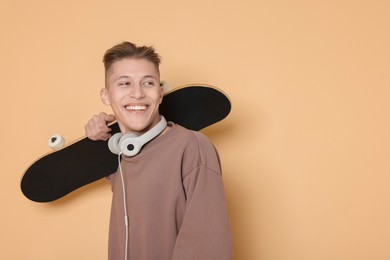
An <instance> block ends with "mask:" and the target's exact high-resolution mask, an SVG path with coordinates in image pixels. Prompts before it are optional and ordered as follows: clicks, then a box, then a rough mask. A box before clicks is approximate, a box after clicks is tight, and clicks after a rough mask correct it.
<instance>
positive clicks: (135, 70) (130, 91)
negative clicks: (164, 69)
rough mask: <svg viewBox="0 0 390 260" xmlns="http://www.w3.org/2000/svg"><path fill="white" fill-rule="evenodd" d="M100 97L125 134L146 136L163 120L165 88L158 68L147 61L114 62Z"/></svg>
mask: <svg viewBox="0 0 390 260" xmlns="http://www.w3.org/2000/svg"><path fill="white" fill-rule="evenodd" d="M101 98H102V101H103V103H104V104H106V105H110V106H111V108H112V110H113V112H114V114H115V117H116V119H117V121H118V124H119V127H120V129H121V132H122V133H129V132H131V133H135V134H138V135H140V134H143V133H145V132H146V131H148V130H149V129H150V128H152V127H153V126H155V125H156V124H157V123H158V122H159V121H160V115H159V112H158V107H159V105H160V104H161V101H162V98H163V88H162V87H161V86H160V76H159V73H158V71H157V68H156V67H155V65H154V64H153V63H151V62H150V61H148V60H145V59H122V60H119V61H116V62H114V63H113V64H112V65H111V68H110V69H109V71H108V72H107V74H106V88H104V89H102V91H101Z"/></svg>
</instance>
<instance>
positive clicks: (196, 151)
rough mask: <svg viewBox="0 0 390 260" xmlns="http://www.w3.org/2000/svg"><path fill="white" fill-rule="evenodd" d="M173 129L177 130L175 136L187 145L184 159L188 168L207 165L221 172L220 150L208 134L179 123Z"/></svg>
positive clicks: (184, 163)
mask: <svg viewBox="0 0 390 260" xmlns="http://www.w3.org/2000/svg"><path fill="white" fill-rule="evenodd" d="M172 130H173V131H175V132H174V134H175V135H174V136H175V138H177V139H178V140H180V142H182V144H183V145H184V146H185V149H184V150H183V157H182V160H183V165H184V166H187V167H186V168H196V167H199V166H205V167H207V168H210V169H211V170H213V171H216V172H220V160H219V155H218V151H217V149H216V148H215V146H214V145H213V143H212V142H211V141H210V140H209V138H208V137H207V136H205V135H204V134H202V133H201V132H197V131H192V130H188V129H186V128H184V127H182V126H179V125H174V127H173V129H172Z"/></svg>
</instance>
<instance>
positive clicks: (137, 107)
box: [125, 105, 147, 111]
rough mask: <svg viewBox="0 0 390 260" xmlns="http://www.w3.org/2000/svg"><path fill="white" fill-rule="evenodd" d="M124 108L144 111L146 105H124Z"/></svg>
mask: <svg viewBox="0 0 390 260" xmlns="http://www.w3.org/2000/svg"><path fill="white" fill-rule="evenodd" d="M125 108H126V110H129V111H145V110H146V108H147V106H146V105H130V106H126V107H125Z"/></svg>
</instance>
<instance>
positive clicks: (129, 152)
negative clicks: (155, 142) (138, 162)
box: [108, 116, 167, 157]
mask: <svg viewBox="0 0 390 260" xmlns="http://www.w3.org/2000/svg"><path fill="white" fill-rule="evenodd" d="M160 118H161V119H160V122H159V123H158V124H157V125H155V126H154V127H153V128H152V129H150V130H149V131H147V132H146V133H144V134H143V135H141V136H137V135H135V134H131V133H129V134H125V135H123V134H122V133H116V134H114V135H113V136H111V138H110V140H108V148H109V149H110V151H111V152H112V153H114V154H120V153H122V154H123V155H126V156H130V157H131V156H135V155H137V154H138V153H139V152H140V150H141V148H142V146H143V145H144V144H146V143H147V142H149V141H151V140H152V139H153V138H155V137H156V136H158V135H159V134H160V133H161V132H162V131H164V129H165V127H166V126H167V121H166V120H165V118H164V117H163V116H161V117H160Z"/></svg>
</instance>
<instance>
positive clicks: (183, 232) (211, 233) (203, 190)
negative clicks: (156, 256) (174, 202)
mask: <svg viewBox="0 0 390 260" xmlns="http://www.w3.org/2000/svg"><path fill="white" fill-rule="evenodd" d="M201 146H202V145H201ZM204 148H205V147H201V150H204ZM196 157H197V156H194V157H193V158H192V160H191V161H192V162H191V163H193V162H194V161H197V158H196ZM183 187H184V190H185V193H186V196H187V204H186V212H185V215H184V219H183V222H182V225H181V227H180V230H179V234H178V237H177V240H176V245H175V249H174V252H173V257H172V260H192V259H194V260H195V259H202V260H228V259H231V247H232V243H231V234H230V227H229V219H228V213H227V207H226V201H225V193H224V188H223V182H222V176H221V171H220V165H219V158H218V154H217V152H216V150H215V149H214V148H213V147H212V145H210V146H209V145H206V152H202V151H201V152H200V155H199V164H198V166H196V167H195V168H193V169H192V170H191V171H190V173H189V174H188V175H186V176H185V178H184V179H183Z"/></svg>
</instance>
